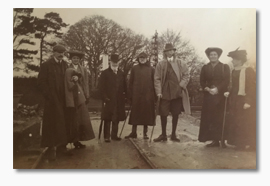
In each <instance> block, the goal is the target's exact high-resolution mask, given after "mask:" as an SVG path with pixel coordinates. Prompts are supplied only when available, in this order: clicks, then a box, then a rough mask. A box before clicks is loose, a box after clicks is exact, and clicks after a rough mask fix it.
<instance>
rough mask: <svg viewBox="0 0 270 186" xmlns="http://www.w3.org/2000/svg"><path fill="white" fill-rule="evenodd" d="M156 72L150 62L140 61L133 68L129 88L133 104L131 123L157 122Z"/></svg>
mask: <svg viewBox="0 0 270 186" xmlns="http://www.w3.org/2000/svg"><path fill="white" fill-rule="evenodd" d="M154 72H155V70H154V68H153V67H151V66H150V63H149V62H146V63H145V64H141V63H139V64H138V65H135V66H133V67H132V69H131V73H130V78H129V89H128V90H129V91H128V92H129V98H130V99H131V105H132V109H131V113H130V118H129V124H131V125H151V126H152V125H154V124H155V98H156V95H155V88H154Z"/></svg>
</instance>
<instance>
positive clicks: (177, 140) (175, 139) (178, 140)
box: [171, 134, 180, 142]
mask: <svg viewBox="0 0 270 186" xmlns="http://www.w3.org/2000/svg"><path fill="white" fill-rule="evenodd" d="M171 140H172V141H175V142H180V139H178V138H177V137H176V135H175V134H172V135H171Z"/></svg>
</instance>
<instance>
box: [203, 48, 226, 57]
mask: <svg viewBox="0 0 270 186" xmlns="http://www.w3.org/2000/svg"><path fill="white" fill-rule="evenodd" d="M213 51H215V52H217V54H218V56H221V54H222V52H223V51H222V49H221V48H218V47H209V48H207V49H206V50H205V53H206V55H207V56H209V54H210V52H213Z"/></svg>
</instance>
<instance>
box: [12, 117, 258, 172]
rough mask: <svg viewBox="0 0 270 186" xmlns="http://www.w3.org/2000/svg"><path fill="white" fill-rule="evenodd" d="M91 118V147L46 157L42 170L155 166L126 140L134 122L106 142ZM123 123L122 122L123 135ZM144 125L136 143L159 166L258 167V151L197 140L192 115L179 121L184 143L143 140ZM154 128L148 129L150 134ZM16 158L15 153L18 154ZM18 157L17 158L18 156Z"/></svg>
mask: <svg viewBox="0 0 270 186" xmlns="http://www.w3.org/2000/svg"><path fill="white" fill-rule="evenodd" d="M91 121H92V125H93V128H94V131H95V134H96V139H93V140H90V141H86V142H82V143H83V144H85V145H86V146H87V147H86V148H85V149H80V150H76V149H74V148H73V146H72V145H70V144H69V145H68V146H67V147H68V148H69V150H70V151H72V152H73V156H58V159H57V161H55V162H48V161H46V159H44V160H43V161H42V162H41V164H40V166H38V167H37V168H38V169H149V168H151V167H150V166H149V165H148V164H147V163H146V161H145V160H144V159H142V157H141V155H140V154H139V152H138V150H137V149H136V148H135V146H134V145H133V144H132V141H130V140H127V139H124V137H125V136H126V135H128V134H129V133H130V132H131V125H129V124H128V123H126V124H125V127H124V130H123V133H122V136H121V137H122V140H121V141H112V142H111V143H105V142H104V139H103V134H102V137H101V140H100V141H98V139H97V138H98V129H99V124H100V116H99V113H91ZM122 126H123V122H120V124H119V130H118V134H120V132H121V129H122ZM171 127H172V124H171V117H170V116H169V117H168V124H167V134H170V132H171ZM142 129H143V127H142V126H139V127H138V131H137V134H138V138H137V139H133V142H134V143H135V144H136V145H137V146H138V147H139V150H140V152H141V153H143V155H145V157H146V158H147V159H148V160H149V161H151V162H152V164H153V165H155V167H157V168H158V169H179V170H180V169H256V168H257V167H256V159H257V158H256V152H255V151H237V150H235V149H234V147H233V146H228V148H225V149H221V148H219V147H215V148H206V147H205V145H206V143H200V142H198V140H197V137H198V132H199V119H198V118H196V117H190V116H185V115H184V116H180V117H179V120H178V127H177V135H178V137H179V138H180V140H181V142H180V143H177V142H172V141H170V139H169V138H168V141H167V142H158V143H155V142H151V143H150V142H149V140H144V139H142ZM151 131H152V127H149V128H148V135H149V137H150V135H151ZM160 134H161V125H160V119H159V118H157V125H156V126H155V128H154V133H153V139H154V138H156V137H158V136H159V135H160ZM37 156H38V155H37V154H36V153H34V152H33V153H32V154H28V155H26V156H24V155H21V156H20V155H18V156H17V159H14V163H15V164H17V165H18V166H17V168H18V169H23V168H26V169H28V168H30V167H31V165H33V163H34V161H35V160H36V159H37ZM14 157H15V156H14ZM15 158H16V157H15Z"/></svg>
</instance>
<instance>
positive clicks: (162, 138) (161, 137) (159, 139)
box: [153, 134, 167, 142]
mask: <svg viewBox="0 0 270 186" xmlns="http://www.w3.org/2000/svg"><path fill="white" fill-rule="evenodd" d="M153 141H154V142H160V141H167V136H165V135H162V134H161V135H160V136H159V137H158V138H156V139H154V140H153Z"/></svg>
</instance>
